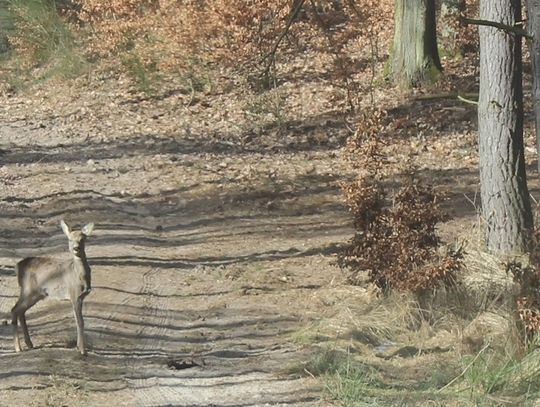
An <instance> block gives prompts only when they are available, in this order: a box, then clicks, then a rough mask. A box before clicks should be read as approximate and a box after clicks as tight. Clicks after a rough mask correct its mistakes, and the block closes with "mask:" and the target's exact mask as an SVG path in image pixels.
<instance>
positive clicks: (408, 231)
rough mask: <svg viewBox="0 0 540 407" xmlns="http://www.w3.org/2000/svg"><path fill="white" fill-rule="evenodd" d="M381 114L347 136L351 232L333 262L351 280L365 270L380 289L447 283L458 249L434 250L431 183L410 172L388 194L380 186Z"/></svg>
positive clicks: (436, 213)
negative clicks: (352, 172)
mask: <svg viewBox="0 0 540 407" xmlns="http://www.w3.org/2000/svg"><path fill="white" fill-rule="evenodd" d="M384 118H385V114H384V112H380V111H375V112H371V113H369V114H367V115H366V116H365V117H364V120H362V121H361V123H360V125H359V131H358V132H357V133H356V134H355V136H354V137H352V138H351V140H349V144H348V154H347V156H348V158H349V160H353V166H354V167H356V168H360V169H361V173H360V176H359V178H358V179H357V180H356V181H354V182H352V183H348V184H345V185H343V191H344V194H345V199H346V202H347V204H348V205H349V208H350V210H351V212H352V215H353V223H354V227H355V229H356V233H355V236H354V237H353V238H352V239H351V241H350V243H349V245H348V246H347V247H346V248H345V250H344V251H343V253H341V255H340V256H339V263H340V265H341V266H342V268H343V269H344V270H345V272H346V274H347V278H348V280H349V281H350V282H351V283H353V284H357V283H359V282H361V281H362V275H363V274H365V273H367V276H368V278H369V280H370V281H371V282H373V283H375V284H376V285H377V286H378V287H380V288H382V289H388V288H394V289H398V290H402V291H411V292H420V291H423V290H428V289H431V288H434V287H436V286H438V285H439V284H448V283H452V282H453V281H454V274H455V272H456V271H457V270H458V269H459V267H460V264H461V263H460V253H451V254H449V255H441V254H439V252H438V247H439V239H438V238H437V235H436V231H435V226H436V225H437V223H438V222H440V221H442V220H443V219H444V218H445V216H444V214H443V213H442V212H441V211H440V210H439V207H438V205H437V199H436V195H435V194H434V192H433V190H432V188H431V187H429V186H423V185H420V184H419V183H417V182H415V180H414V178H413V177H409V178H408V179H407V180H406V181H405V182H404V183H403V185H402V186H401V187H400V188H399V189H398V191H397V193H395V194H394V195H393V196H391V195H390V194H389V193H388V192H387V191H386V190H385V188H384V186H383V185H384V176H383V173H382V168H383V166H384V155H383V154H382V151H381V146H382V145H383V144H384V143H383V141H382V140H383V139H384Z"/></svg>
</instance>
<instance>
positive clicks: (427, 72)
mask: <svg viewBox="0 0 540 407" xmlns="http://www.w3.org/2000/svg"><path fill="white" fill-rule="evenodd" d="M395 4H396V7H395V15H394V43H393V49H392V61H391V70H392V75H393V78H394V81H396V83H399V84H401V85H404V86H407V87H410V86H414V85H416V84H418V83H423V82H433V81H435V80H436V79H437V78H438V77H439V75H440V73H441V71H442V67H441V62H440V59H439V52H438V50H437V32H436V31H437V30H436V22H435V0H396V3H395Z"/></svg>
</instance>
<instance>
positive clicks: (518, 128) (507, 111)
mask: <svg viewBox="0 0 540 407" xmlns="http://www.w3.org/2000/svg"><path fill="white" fill-rule="evenodd" d="M480 19H483V20H489V21H495V22H500V23H503V24H507V25H511V26H512V25H514V24H515V23H516V21H521V1H520V0H481V1H480ZM479 31H480V95H479V105H478V137H479V153H480V192H481V198H482V215H483V218H484V221H485V222H486V226H487V246H488V249H489V250H490V251H491V252H493V253H496V254H499V255H501V256H506V255H513V254H521V253H523V252H524V251H526V250H527V248H528V242H529V237H530V232H531V229H532V223H533V222H532V211H531V205H530V201H529V192H528V188H527V179H526V174H525V158H524V152H523V90H522V83H521V81H522V62H521V37H518V36H516V35H514V34H510V33H507V32H505V31H503V30H500V29H497V28H493V27H485V26H481V27H479Z"/></svg>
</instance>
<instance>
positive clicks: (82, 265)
mask: <svg viewBox="0 0 540 407" xmlns="http://www.w3.org/2000/svg"><path fill="white" fill-rule="evenodd" d="M73 266H74V267H75V269H76V270H77V271H78V273H79V276H80V278H81V280H82V281H84V284H85V285H86V291H90V289H91V287H92V280H91V274H90V266H89V265H88V261H87V260H86V254H85V253H84V252H83V253H81V254H79V255H78V256H75V255H73Z"/></svg>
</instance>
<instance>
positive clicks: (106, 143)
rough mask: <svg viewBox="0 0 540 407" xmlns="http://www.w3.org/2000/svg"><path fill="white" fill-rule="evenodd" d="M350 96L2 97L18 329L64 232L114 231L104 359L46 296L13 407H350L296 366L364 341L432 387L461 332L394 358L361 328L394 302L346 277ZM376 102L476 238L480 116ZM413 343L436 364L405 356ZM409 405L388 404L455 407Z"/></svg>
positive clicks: (7, 360)
mask: <svg viewBox="0 0 540 407" xmlns="http://www.w3.org/2000/svg"><path fill="white" fill-rule="evenodd" d="M307 77H309V75H307V74H306V78H307ZM339 92H340V91H339V89H338V88H336V87H332V86H329V85H328V83H325V82H324V81H322V80H321V81H307V80H306V81H304V82H302V83H301V84H299V83H298V82H297V83H295V84H294V85H290V86H287V85H283V86H282V87H281V88H280V90H279V89H278V90H275V91H270V92H267V93H265V94H263V96H261V95H259V94H254V93H250V92H244V93H243V91H242V90H241V89H235V90H229V91H228V92H222V93H221V92H214V93H212V94H211V95H206V94H191V93H190V92H185V91H184V90H183V89H182V88H181V87H175V84H174V83H173V82H171V83H169V84H168V86H167V88H164V89H163V90H162V91H160V92H158V94H157V95H152V96H150V97H146V96H145V95H144V94H142V93H140V92H138V91H136V90H134V89H133V86H132V84H130V81H129V80H127V79H126V78H124V77H121V76H120V77H118V76H110V77H94V78H88V77H86V78H83V79H80V80H77V81H73V82H68V83H54V82H48V83H45V84H41V85H35V86H34V87H32V89H31V91H27V92H23V93H20V94H16V95H5V96H3V97H2V98H1V99H0V106H1V107H2V108H1V109H0V177H1V179H2V182H1V184H0V214H1V215H0V242H1V244H0V258H1V263H0V264H1V269H0V316H1V317H2V318H0V319H5V320H8V319H9V311H10V309H11V307H12V306H13V304H14V303H15V301H16V298H17V294H18V288H17V283H16V278H15V276H14V272H13V265H14V264H15V263H16V261H18V260H19V259H20V258H22V257H25V256H28V255H36V254H48V253H55V252H62V251H66V250H67V241H66V239H65V237H64V236H63V234H62V232H61V229H60V227H59V223H60V220H61V219H65V220H66V222H68V223H69V224H70V225H72V226H81V225H82V224H84V223H87V222H94V223H95V225H96V226H95V231H94V234H93V235H92V236H91V237H90V238H89V241H88V244H87V255H88V258H89V262H90V265H91V267H92V279H93V290H92V292H91V294H90V295H89V296H88V297H87V299H86V301H85V309H84V314H85V322H86V335H87V338H88V343H89V346H88V347H89V354H88V356H87V357H81V356H79V355H78V353H77V352H76V350H75V349H74V338H75V335H76V330H75V322H74V319H73V317H72V314H71V308H70V305H69V303H67V302H54V301H43V302H41V303H39V304H38V305H36V306H35V307H34V308H32V309H31V310H30V311H29V312H28V321H29V326H30V333H31V335H32V337H33V340H34V344H35V345H36V348H35V349H33V350H30V351H25V352H22V353H19V354H17V353H15V352H14V349H13V341H12V333H11V327H10V326H9V325H8V324H4V325H0V378H1V379H2V380H1V385H0V405H6V406H7V405H10V406H18V405H28V406H44V405H46V406H83V405H84V406H98V405H120V406H168V405H175V406H237V407H240V406H281V405H283V406H285V405H294V406H323V405H325V406H326V405H332V404H333V403H338V401H336V400H334V398H333V397H332V394H329V393H328V391H327V390H325V387H326V385H325V382H324V381H322V380H320V379H319V378H317V377H314V376H313V375H312V374H309V373H310V372H309V369H307V368H306V369H300V371H302V370H305V372H303V373H305V374H297V373H294V372H295V371H297V370H298V366H300V367H302V366H307V363H309V361H310V360H312V359H313V357H314V355H315V356H316V355H317V354H318V352H320V349H321V347H320V346H319V344H318V343H315V342H317V340H321V338H323V337H326V338H330V343H332V340H337V339H339V340H347V341H350V343H354V344H356V348H355V347H354V346H352V347H351V349H355V351H356V352H359V353H360V354H363V357H364V359H365V360H366V361H371V362H373V363H372V365H378V366H379V367H380V369H381V371H384V370H385V369H386V371H387V373H388V375H389V376H390V377H391V381H393V383H400V386H402V388H404V389H406V388H407V387H409V388H410V389H418V388H419V386H420V385H419V383H426V381H429V382H430V383H433V380H434V379H433V372H434V369H435V370H437V369H442V370H444V366H445V365H448V363H449V361H450V360H453V359H454V358H455V357H456V355H455V353H454V351H453V350H454V348H453V345H452V340H454V338H455V335H450V332H451V329H450V328H448V327H447V326H446V327H444V329H432V330H431V331H430V332H429V334H425V335H424V336H423V341H424V342H423V343H422V344H419V343H418V342H417V343H414V339H411V340H410V341H409V342H406V341H405V340H404V339H403V338H404V336H403V335H402V336H401V340H403V342H401V343H394V342H395V341H394V342H392V343H391V342H390V341H389V342H388V343H391V344H392V346H393V348H395V349H397V351H396V352H394V353H388V352H386V353H385V354H384V355H382V356H381V354H380V353H381V349H382V348H384V347H385V346H386V345H385V344H384V343H382V342H380V341H373V340H371V339H370V337H369V335H367V334H366V332H368V331H369V329H367V330H366V331H365V332H364V333H363V334H362V328H361V327H366V324H367V323H368V322H366V321H364V322H361V323H360V325H358V321H359V319H360V320H361V317H362V316H363V315H364V316H365V315H367V312H368V311H369V310H373V304H374V302H375V301H376V297H377V295H376V294H377V293H376V290H373V289H372V287H370V286H365V287H353V286H350V285H348V284H347V283H346V281H345V278H344V276H343V273H342V272H341V271H340V269H339V267H338V266H337V264H336V254H337V252H338V250H339V248H340V247H341V246H342V245H343V244H345V243H346V242H347V241H348V240H349V239H350V238H351V237H352V235H353V229H352V224H351V218H350V216H349V213H348V210H347V208H346V206H345V205H344V201H343V197H342V194H341V191H340V186H339V184H340V182H342V181H344V180H347V179H350V178H351V176H352V173H351V170H350V168H348V166H347V164H346V163H345V162H344V160H343V158H342V151H343V147H344V145H345V141H346V139H347V137H348V136H349V135H351V134H352V132H353V131H354V124H355V123H354V119H351V116H350V115H347V114H344V113H343V110H342V109H340V108H339V107H336V106H337V105H336V102H335V101H336V97H338V96H340V94H339ZM374 92H375V97H376V98H377V100H378V101H379V102H380V104H383V105H385V106H387V108H388V110H389V111H390V112H391V114H392V117H393V121H392V123H393V124H392V126H393V127H392V131H393V136H394V138H393V140H394V142H393V144H392V145H391V146H389V150H388V151H389V152H391V153H392V154H391V155H389V157H390V161H391V162H394V163H397V164H400V163H402V162H410V161H413V163H414V165H415V167H416V170H417V176H418V177H419V178H420V179H422V180H427V181H430V182H431V183H432V184H434V185H435V187H436V190H437V192H439V193H440V194H441V196H443V197H444V200H443V203H442V204H443V207H444V208H445V209H448V210H449V211H450V212H451V213H452V215H453V218H452V219H451V220H449V221H448V222H446V223H445V224H444V225H442V226H441V228H440V233H441V236H442V238H443V240H444V241H445V242H446V243H449V244H452V243H453V242H454V241H455V240H456V239H457V238H458V237H460V236H461V237H463V236H464V235H467V234H470V235H474V234H475V233H476V232H475V227H476V226H475V225H476V224H477V214H476V207H475V205H476V202H477V198H476V197H477V194H478V179H477V165H478V163H477V153H476V133H475V127H476V124H475V117H476V112H475V108H474V106H471V105H467V104H463V103H462V102H459V101H458V100H457V99H455V98H454V99H445V98H443V99H435V100H431V99H428V100H425V99H415V98H409V97H408V96H401V97H397V98H396V95H395V93H394V91H393V90H389V89H384V87H383V88H382V89H380V90H377V89H375V90H374ZM390 98H392V102H389V100H390ZM527 143H528V144H527V145H528V147H527V148H528V150H527V154H528V155H532V152H533V151H534V150H533V147H532V146H534V142H533V141H532V139H531V137H530V135H529V136H528V138H527ZM531 160H532V158H529V164H531V165H532V161H531ZM401 168H402V167H401V166H400V165H397V166H396V168H395V169H390V170H389V172H388V175H389V177H390V178H389V179H390V180H392V177H393V176H395V177H396V179H397V177H399V171H401ZM390 182H391V183H392V181H390ZM391 312H392V313H393V312H395V311H391ZM389 315H390V311H389V313H388V314H381V315H380V318H388V317H389ZM373 318H375V317H372V319H371V320H370V321H371V322H374V323H377V321H374V320H373ZM389 323H390V324H391V323H392V321H390V322H389ZM351 324H352V325H354V324H356V325H355V326H356V329H355V330H348V328H349V327H350V326H351ZM355 332H356V334H355V335H353V334H354V333H355ZM323 333H324V335H323ZM359 333H360V334H359ZM347 335H348V336H347ZM366 335H367V336H366ZM314 337H317V338H318V339H317V340H314V339H313V338H314ZM359 343H360V344H359ZM402 345H403V346H402ZM405 345H409V347H410V345H414V347H413V349H416V350H417V351H418V349H419V348H420V347H422V348H423V349H428V350H430V351H426V352H423V353H422V354H421V355H419V352H417V351H413V352H412V353H411V352H409V354H405V353H403V352H401V353H399V352H400V350H403V349H406V347H405ZM386 347H388V346H386ZM381 364H382V365H384V364H386V367H385V366H382V365H381ZM381 366H382V367H381ZM434 366H435V367H434ZM444 374H447V375H454V376H457V375H459V369H458V370H452V369H451V371H450V372H444ZM454 376H452V377H454ZM441 380H443V379H441ZM404 394H405V393H403V394H400V395H399V402H398V401H396V400H398V399H396V398H392V397H394V396H391V397H390V396H389V397H390V398H389V399H388V400H391V401H388V400H387V404H388V405H420V404H423V403H424V402H425V403H427V404H429V405H437V404H434V403H435V401H434V400H439V398H438V397H442V396H433V397H432V396H426V395H425V394H420V396H418V395H416V396H415V397H419V398H414V399H409V398H408V397H412V396H404ZM442 394H443V396H444V393H442ZM440 402H441V403H442V404H441V405H443V404H444V403H445V402H448V400H447V399H446V400H445V399H444V397H443V398H442V399H440ZM430 403H431V404H430ZM368 404H369V403H368ZM371 404H372V405H384V403H383V401H382V399H381V400H380V402H379V404H377V403H376V402H375V401H372V403H371Z"/></svg>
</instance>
